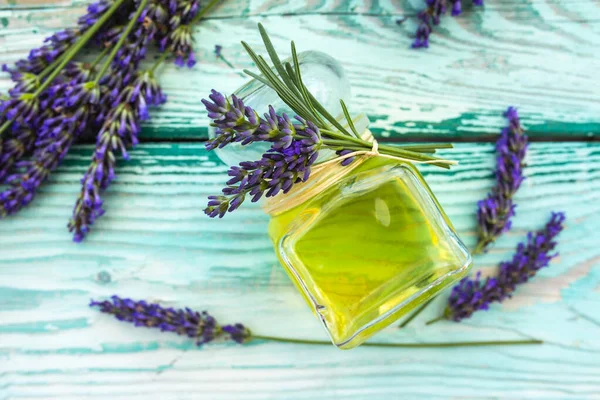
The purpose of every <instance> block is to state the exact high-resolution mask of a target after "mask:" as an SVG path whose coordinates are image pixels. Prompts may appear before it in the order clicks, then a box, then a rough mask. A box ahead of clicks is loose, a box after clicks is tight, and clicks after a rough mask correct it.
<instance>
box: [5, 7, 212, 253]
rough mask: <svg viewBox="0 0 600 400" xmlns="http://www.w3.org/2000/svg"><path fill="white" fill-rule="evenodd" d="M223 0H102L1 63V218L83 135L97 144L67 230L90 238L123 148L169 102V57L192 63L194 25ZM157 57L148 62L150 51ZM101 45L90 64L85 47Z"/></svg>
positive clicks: (135, 139)
mask: <svg viewBox="0 0 600 400" xmlns="http://www.w3.org/2000/svg"><path fill="white" fill-rule="evenodd" d="M217 2H218V0H212V1H211V2H210V3H208V4H207V5H206V6H205V7H203V8H200V3H199V1H198V0H169V1H167V0H100V1H98V2H97V3H93V4H91V5H90V6H88V12H87V14H86V15H84V16H82V17H80V18H79V20H78V25H77V27H76V28H74V29H67V30H64V31H61V32H58V33H55V34H54V35H52V36H50V37H49V38H47V39H46V44H44V45H43V46H41V47H40V48H37V49H33V50H32V51H31V52H30V54H29V57H28V58H27V59H24V60H19V61H17V62H16V64H15V66H14V67H10V66H7V65H4V66H3V67H2V69H3V71H5V72H8V73H9V74H10V76H11V79H12V80H13V81H14V82H15V86H14V87H13V88H12V89H11V90H10V91H9V96H8V98H6V99H3V100H0V184H5V185H7V186H8V187H7V188H4V189H2V190H1V191H0V218H4V217H6V216H8V215H10V214H14V213H16V212H18V211H19V210H20V209H21V208H23V207H24V206H26V205H28V204H29V203H30V202H31V201H32V200H33V198H34V196H35V194H36V192H37V189H38V188H39V187H40V185H41V184H42V183H43V182H44V181H45V180H46V179H47V178H48V176H49V175H50V174H51V173H52V171H53V170H54V169H56V167H57V166H58V165H59V164H60V162H61V161H62V160H63V158H64V157H65V156H66V154H67V153H68V152H69V149H70V148H71V146H72V145H73V143H75V142H76V141H78V140H79V139H80V138H82V137H83V136H84V135H85V134H87V133H91V134H95V137H96V149H95V151H94V154H93V155H92V159H91V162H90V166H89V167H88V169H87V171H86V173H85V175H84V177H83V179H82V181H81V182H82V188H81V191H80V194H79V196H78V197H77V200H76V202H75V207H74V210H73V216H72V217H71V220H70V221H69V224H68V227H69V230H70V231H71V232H73V235H74V236H73V239H74V240H75V241H77V242H79V241H81V240H83V238H84V237H85V235H86V234H87V233H88V232H89V230H90V227H91V225H92V224H93V223H94V221H95V220H96V219H97V218H98V217H100V216H101V215H102V214H103V213H104V209H103V200H102V198H101V192H102V191H103V190H105V189H106V188H107V187H108V186H109V185H110V183H111V182H112V181H113V179H114V178H115V163H116V160H117V157H118V154H120V155H121V156H122V157H123V158H124V159H127V158H128V154H127V149H128V148H130V147H133V146H135V145H136V144H137V143H138V141H139V139H138V134H139V132H140V124H141V123H142V122H143V121H145V120H147V119H148V118H149V112H148V108H149V107H150V106H157V105H160V104H162V103H164V102H165V101H166V96H165V95H164V94H163V92H162V90H161V88H160V86H159V84H158V82H157V80H156V77H155V72H156V68H157V67H158V66H159V65H160V64H161V63H162V62H164V61H165V60H166V59H167V58H168V57H172V58H173V59H174V60H175V64H177V65H179V66H183V65H187V66H189V67H191V66H193V65H194V63H195V57H194V51H193V46H192V45H193V43H192V37H191V27H192V26H193V24H195V23H196V22H197V21H199V20H200V19H201V18H202V16H203V15H205V13H206V12H207V11H208V10H209V9H211V8H212V7H213V6H214V5H216V3H217ZM153 47H154V48H157V49H158V51H159V52H160V53H162V54H161V55H160V57H159V58H158V60H157V61H156V62H155V63H154V65H152V66H150V67H149V68H146V67H145V66H142V64H141V63H142V61H143V60H144V59H145V58H146V55H147V52H148V51H149V50H150V49H151V48H153ZM84 48H85V49H87V50H97V56H96V58H95V59H94V60H93V61H91V62H82V61H76V59H77V56H79V55H80V53H81V50H83V49H84Z"/></svg>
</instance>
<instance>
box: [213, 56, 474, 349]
mask: <svg viewBox="0 0 600 400" xmlns="http://www.w3.org/2000/svg"><path fill="white" fill-rule="evenodd" d="M300 66H301V68H302V75H303V78H304V82H305V84H306V86H307V87H308V89H309V91H311V93H313V94H314V95H315V97H316V98H317V100H319V102H321V104H323V105H324V106H325V108H326V109H328V110H329V111H330V113H331V114H332V115H338V114H341V111H342V110H341V107H340V106H339V99H340V98H342V99H347V98H349V94H350V87H349V84H348V80H347V79H346V76H345V74H344V71H343V68H342V67H341V65H340V64H339V63H338V62H337V61H336V60H335V59H333V58H332V57H330V56H328V55H326V54H324V53H320V52H313V51H310V52H304V53H301V54H300ZM235 94H236V96H238V97H240V98H242V100H244V103H245V104H246V105H249V106H251V107H252V108H254V109H256V110H257V111H258V112H259V113H260V112H262V110H265V111H266V109H267V107H268V105H273V107H274V108H275V109H276V111H277V112H278V113H280V112H286V113H288V114H289V115H294V114H293V111H291V110H290V109H289V108H288V107H287V106H286V105H285V104H284V103H283V102H282V101H281V100H280V99H279V98H278V96H277V94H276V93H275V92H273V91H272V90H271V89H270V88H268V87H266V86H264V85H263V84H262V83H261V82H258V81H250V82H249V83H247V84H246V85H244V86H243V87H242V88H240V89H239V90H238V91H237V92H236V93H235ZM355 125H356V126H357V128H358V130H359V131H363V130H364V131H365V132H367V134H368V131H367V126H368V119H367V118H366V117H364V116H358V117H357V118H356V120H355ZM209 132H210V131H209ZM210 135H211V136H212V135H214V132H210ZM266 148H267V147H264V148H257V147H255V145H252V146H248V147H241V146H239V145H237V146H231V145H230V146H227V147H225V148H224V149H220V150H219V153H218V155H219V157H220V158H221V159H222V160H223V161H224V162H226V163H227V164H228V165H237V164H238V163H239V162H241V161H248V160H258V159H260V157H261V155H262V153H263V152H264V151H265V150H266ZM328 157H331V152H329V154H327V153H326V152H323V151H322V152H321V154H320V158H321V159H326V158H328ZM263 206H264V208H265V210H266V211H267V212H268V213H269V214H270V215H271V221H270V223H269V235H270V237H271V239H272V241H273V244H274V247H275V252H276V253H277V255H278V257H279V260H280V262H281V264H282V266H283V267H284V269H285V270H286V272H287V273H288V275H289V277H290V278H291V280H292V282H293V283H294V284H295V286H296V287H297V288H298V290H299V291H300V293H301V294H302V295H303V296H304V298H305V300H306V302H307V303H308V304H309V305H310V307H311V308H312V310H313V312H314V313H315V315H316V316H317V317H318V318H319V319H320V320H321V322H322V323H323V325H324V327H325V329H326V330H327V332H328V333H329V336H330V338H331V340H332V342H333V344H335V345H336V346H338V347H340V348H342V349H350V348H353V347H356V346H358V345H359V344H361V343H362V342H364V341H365V340H366V339H368V338H369V337H370V336H372V335H373V334H374V333H376V332H377V331H379V330H381V329H383V328H385V327H386V326H387V325H389V324H391V323H392V322H394V321H395V320H397V319H398V318H400V317H401V316H403V315H405V314H407V313H408V312H410V311H411V310H413V309H414V308H415V307H417V306H418V305H420V304H422V303H424V302H425V301H427V300H429V299H431V298H432V297H434V296H435V295H436V294H437V293H438V292H439V291H440V290H442V289H444V288H446V287H448V286H449V285H452V284H453V283H455V282H456V281H457V280H459V279H461V278H462V277H463V276H464V275H465V274H466V272H467V269H468V267H469V265H470V263H471V256H470V254H469V253H468V251H467V248H466V247H465V246H464V244H463V243H462V241H461V240H460V238H459V237H458V236H457V234H456V231H455V230H454V227H453V226H452V223H451V222H450V220H449V219H448V217H447V216H446V214H445V213H444V210H443V209H442V207H441V206H440V204H439V203H438V201H437V200H436V198H435V196H434V195H433V193H432V192H431V189H430V188H429V186H428V185H427V183H426V182H425V180H424V179H423V176H422V175H421V174H420V173H419V171H418V170H417V169H416V168H415V167H414V165H413V164H411V163H408V162H401V161H398V160H393V159H386V158H382V157H373V156H361V157H357V159H356V160H355V161H354V162H352V163H351V164H350V165H349V166H346V167H343V166H341V165H340V164H339V163H335V164H330V165H328V166H327V167H326V168H321V169H320V170H319V172H318V173H315V172H313V174H311V177H310V179H309V180H308V181H307V182H305V183H302V184H298V185H296V186H295V187H294V188H293V189H292V191H291V192H289V193H288V194H285V195H282V194H280V195H278V196H275V197H273V198H271V199H269V200H268V201H267V202H265V203H264V204H263Z"/></svg>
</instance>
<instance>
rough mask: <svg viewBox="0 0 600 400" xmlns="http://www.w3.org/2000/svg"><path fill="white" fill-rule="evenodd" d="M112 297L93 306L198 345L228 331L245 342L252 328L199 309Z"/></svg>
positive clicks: (227, 333)
mask: <svg viewBox="0 0 600 400" xmlns="http://www.w3.org/2000/svg"><path fill="white" fill-rule="evenodd" d="M111 300H112V301H109V300H105V301H94V300H92V301H91V302H90V307H97V308H99V309H100V311H101V312H103V313H107V314H112V315H114V316H115V317H116V318H117V319H118V320H119V321H126V322H131V323H133V324H134V325H135V326H140V327H147V328H158V329H160V330H161V331H163V332H175V333H177V334H178V335H184V336H188V337H190V338H192V339H194V340H195V341H196V344H197V345H201V344H204V343H209V342H211V341H213V340H214V339H217V338H219V337H223V336H226V335H229V336H230V337H231V339H233V340H234V341H236V342H238V343H243V342H244V341H246V340H247V339H248V338H249V337H250V331H249V330H248V329H247V328H245V327H244V325H242V324H239V323H238V324H235V325H224V326H220V325H219V324H218V323H217V321H216V320H215V318H213V317H212V316H211V315H209V314H208V313H207V312H206V311H203V312H201V313H200V312H197V311H194V310H191V309H189V308H185V309H174V308H165V307H162V306H161V305H160V304H157V303H147V302H145V301H143V300H142V301H134V300H131V299H122V298H120V297H118V296H112V297H111Z"/></svg>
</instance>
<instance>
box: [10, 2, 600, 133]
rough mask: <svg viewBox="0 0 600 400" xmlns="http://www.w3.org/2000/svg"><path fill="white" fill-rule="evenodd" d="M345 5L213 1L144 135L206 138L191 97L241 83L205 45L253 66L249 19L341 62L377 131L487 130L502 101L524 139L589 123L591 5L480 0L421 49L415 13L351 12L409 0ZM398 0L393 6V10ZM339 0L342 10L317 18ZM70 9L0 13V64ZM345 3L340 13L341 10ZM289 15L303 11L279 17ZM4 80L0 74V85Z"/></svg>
mask: <svg viewBox="0 0 600 400" xmlns="http://www.w3.org/2000/svg"><path fill="white" fill-rule="evenodd" d="M290 3H291V4H292V5H289V6H284V5H283V4H290ZM521 3H522V4H521ZM322 4H324V5H322ZM341 4H345V5H344V6H342V5H341ZM374 4H378V5H374ZM353 5H354V3H352V2H322V3H321V2H318V3H313V2H311V3H309V5H308V6H306V7H305V8H306V10H305V8H302V7H304V6H300V5H299V3H296V2H282V3H281V4H280V2H275V3H274V2H257V3H255V2H252V3H251V4H247V6H244V5H242V6H239V5H238V3H236V7H234V11H235V12H236V13H238V14H236V15H245V14H244V12H246V11H247V10H252V11H251V12H252V13H253V14H252V15H254V14H262V13H265V12H267V10H268V13H269V14H271V15H270V16H268V17H265V16H253V17H243V18H238V17H236V18H231V15H230V14H220V13H226V12H231V8H232V5H231V3H229V2H226V3H224V4H223V5H222V7H221V8H220V9H219V10H221V11H219V10H217V11H216V13H215V15H216V16H217V19H211V20H207V21H205V22H203V23H202V24H201V26H199V27H198V28H197V30H196V45H197V47H198V56H199V58H200V60H201V62H200V63H199V64H198V65H197V66H196V67H195V68H194V69H193V70H177V69H175V68H174V67H172V66H169V67H168V68H167V69H166V70H165V71H164V75H163V76H162V82H163V85H164V87H165V90H166V92H167V93H168V94H169V96H170V100H169V102H168V104H166V105H165V106H164V107H163V108H162V109H161V110H160V111H158V112H156V113H155V117H154V119H153V121H152V123H151V124H150V125H148V126H147V127H146V131H145V137H147V138H203V137H205V135H206V130H205V129H204V127H205V125H206V122H207V121H206V118H205V115H204V112H203V110H202V107H201V104H200V99H201V98H202V97H203V96H206V94H207V93H208V92H209V91H210V89H211V88H213V87H216V88H219V89H220V90H222V91H229V92H230V91H232V90H234V89H235V88H237V87H238V86H239V85H241V84H242V83H243V82H244V81H245V79H244V78H242V77H240V76H239V75H238V74H237V71H234V70H231V69H229V68H227V66H226V65H225V64H224V63H223V62H222V61H221V60H218V59H216V58H215V56H214V54H213V49H214V45H215V44H217V43H218V44H221V45H223V46H224V51H223V54H224V56H225V57H226V58H227V60H228V61H230V62H231V63H233V64H234V65H235V66H236V67H237V68H239V69H242V68H248V67H252V65H251V64H250V63H249V61H248V60H249V59H248V57H247V56H246V55H245V53H244V52H243V50H242V48H241V46H240V45H239V41H240V40H241V39H243V40H246V41H248V42H249V43H250V44H251V45H253V46H257V47H258V46H259V44H260V43H259V35H258V34H257V31H256V23H257V22H263V23H264V24H265V26H266V27H267V29H268V30H269V31H270V32H271V33H272V35H273V36H274V37H273V39H274V43H275V45H276V46H277V47H278V48H279V49H281V50H282V52H283V51H285V49H287V46H288V43H289V41H290V40H291V39H294V40H295V41H296V44H297V45H298V47H299V48H300V49H316V50H321V51H324V52H327V53H329V54H331V55H332V56H334V57H336V58H337V59H339V60H341V61H342V62H343V63H344V65H345V66H346V67H347V71H348V75H349V78H350V80H351V82H352V85H353V101H352V108H353V109H355V110H361V111H364V112H366V113H367V114H368V115H370V117H371V119H372V121H373V128H374V129H373V130H374V131H375V132H376V134H378V135H380V136H383V137H391V138H406V137H424V136H428V137H430V136H444V137H449V136H458V137H462V138H465V137H468V138H473V139H479V138H485V137H490V135H493V134H495V132H497V130H498V128H499V126H501V125H502V124H503V122H502V121H501V119H499V118H496V117H497V116H498V114H499V110H502V109H503V108H504V107H506V106H507V105H511V104H512V105H517V106H520V107H521V108H522V114H523V120H524V122H525V123H526V125H527V126H528V128H529V131H530V133H531V134H532V135H534V136H536V135H537V136H540V137H545V138H548V137H579V138H582V137H588V136H594V135H596V134H597V132H599V131H600V123H598V118H597V115H599V113H600V94H599V93H600V90H599V89H600V77H599V76H598V74H597V73H595V71H597V70H598V69H599V68H600V58H599V57H598V54H597V49H598V47H599V45H600V19H597V18H595V17H594V16H597V15H600V7H599V4H598V2H579V1H571V2H556V1H531V2H512V1H511V2H499V3H494V4H490V5H488V6H486V9H485V11H483V12H482V11H479V12H476V13H474V14H472V15H469V16H465V17H463V18H458V19H455V18H451V17H447V18H446V19H445V22H444V23H443V24H442V26H440V27H439V29H437V30H436V33H435V35H434V38H433V39H432V42H433V45H432V47H431V48H430V49H429V50H427V51H414V50H411V49H409V45H410V42H411V35H412V34H413V33H414V29H415V23H416V22H415V20H414V18H409V19H407V20H406V21H405V23H403V24H402V25H401V26H397V25H396V24H395V20H396V19H397V18H395V17H391V16H370V15H361V14H360V13H365V12H367V11H368V10H371V9H375V11H374V12H375V14H376V15H377V13H382V12H383V11H381V10H380V9H384V10H386V12H387V11H389V12H390V13H396V14H397V13H398V12H400V13H402V12H405V8H408V7H417V5H418V2H417V3H409V2H378V3H373V4H371V3H370V2H366V3H363V2H357V5H356V9H357V10H359V11H356V10H354V8H353V7H354V6H353ZM286 7H287V8H286ZM398 7H400V10H401V11H398V12H397V11H394V10H396V8H398ZM296 8H299V11H298V10H296ZM321 8H324V10H325V11H320V10H321ZM338 8H341V9H342V11H341V12H340V13H339V14H341V15H338V14H336V15H327V13H330V12H332V13H333V12H337V11H335V10H337V9H338ZM69 10H70V9H69ZM73 10H74V11H78V12H65V11H64V10H61V9H56V8H50V9H46V10H35V11H31V10H10V11H0V20H1V21H4V22H3V23H4V24H7V26H6V27H5V28H4V29H2V30H1V31H0V57H1V59H2V61H3V62H13V61H15V60H16V59H18V58H20V57H24V56H25V55H26V54H27V51H28V49H30V48H31V47H33V46H36V45H39V44H40V43H41V41H42V39H43V38H44V37H45V36H47V35H48V34H49V33H50V32H52V31H54V30H56V29H59V28H61V27H65V26H69V25H70V24H72V22H73V21H74V20H75V18H76V17H77V15H78V14H79V12H80V11H81V10H82V7H81V6H77V7H75V8H74V9H73ZM226 10H227V11H226ZM237 10H241V11H237ZM245 10H246V11H245ZM302 10H304V11H302ZM345 10H351V14H349V15H344V13H346V12H347V11H345ZM290 12H291V13H294V12H297V13H300V14H302V13H305V14H306V15H296V16H293V17H286V16H282V15H281V14H285V13H290ZM355 12H358V14H352V13H355ZM219 15H221V17H219ZM366 55H368V56H366ZM9 87H10V82H8V81H7V79H6V75H3V78H2V79H0V90H7V89H8V88H9Z"/></svg>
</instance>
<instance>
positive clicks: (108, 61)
mask: <svg viewBox="0 0 600 400" xmlns="http://www.w3.org/2000/svg"><path fill="white" fill-rule="evenodd" d="M146 3H148V0H142V2H141V3H140V4H139V6H138V8H137V10H136V11H135V14H134V15H133V16H132V17H131V20H130V21H129V23H128V24H127V27H126V28H125V31H123V33H121V36H120V37H119V41H118V42H117V44H115V46H114V47H113V49H112V51H111V52H110V54H109V55H108V58H107V59H106V61H104V64H103V65H102V68H101V69H100V72H99V73H98V75H96V79H95V80H94V83H96V84H98V82H99V81H100V79H102V77H103V76H104V74H106V71H108V68H109V67H110V64H111V63H112V60H113V59H114V58H115V56H116V55H117V52H118V51H119V49H120V48H121V46H123V43H125V40H127V37H128V36H129V34H130V33H131V30H132V29H133V27H134V26H135V24H136V23H137V20H138V18H139V17H140V14H142V11H144V8H145V7H146Z"/></svg>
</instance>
